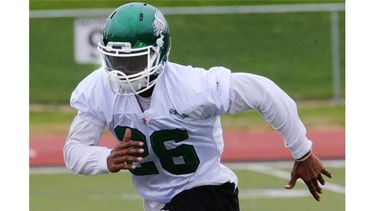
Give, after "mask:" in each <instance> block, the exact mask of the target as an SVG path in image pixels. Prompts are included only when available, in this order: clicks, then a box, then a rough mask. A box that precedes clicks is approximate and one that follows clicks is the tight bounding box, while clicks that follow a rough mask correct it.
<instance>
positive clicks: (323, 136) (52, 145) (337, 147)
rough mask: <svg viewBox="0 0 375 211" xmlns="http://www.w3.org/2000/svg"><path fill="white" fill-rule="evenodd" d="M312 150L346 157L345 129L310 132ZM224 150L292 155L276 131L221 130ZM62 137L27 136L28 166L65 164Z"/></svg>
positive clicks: (236, 154) (240, 156) (262, 157)
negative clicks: (28, 140) (28, 141)
mask: <svg viewBox="0 0 375 211" xmlns="http://www.w3.org/2000/svg"><path fill="white" fill-rule="evenodd" d="M308 137H309V139H311V140H312V141H313V150H314V153H315V154H317V155H318V156H319V157H320V158H321V159H344V158H345V132H344V131H338V132H337V131H336V132H310V133H308ZM224 140H225V143H224V144H225V145H224V153H223V156H222V161H224V162H241V161H244V162H245V161H246V162H248V161H275V160H290V159H291V154H290V152H289V150H288V149H286V148H285V147H284V144H283V141H282V137H281V135H280V134H279V133H277V132H276V131H275V132H224ZM64 143H65V137H56V136H39V137H30V143H29V148H30V151H29V152H30V153H29V165H30V167H37V166H64V160H63V155H62V148H63V146H64ZM115 144H116V141H115V140H114V139H113V138H112V137H111V136H110V135H105V136H103V139H102V141H101V145H103V146H107V147H113V146H114V145H115Z"/></svg>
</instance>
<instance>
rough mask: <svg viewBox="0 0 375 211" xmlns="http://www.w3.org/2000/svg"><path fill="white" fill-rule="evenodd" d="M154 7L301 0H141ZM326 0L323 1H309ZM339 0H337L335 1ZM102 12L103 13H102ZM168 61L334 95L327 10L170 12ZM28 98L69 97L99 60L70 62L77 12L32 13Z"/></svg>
mask: <svg viewBox="0 0 375 211" xmlns="http://www.w3.org/2000/svg"><path fill="white" fill-rule="evenodd" d="M124 2H126V1H30V9H31V10H33V9H38V10H39V9H51V8H53V9H62V8H64V9H67V8H93V7H97V8H115V7H117V6H119V5H120V4H121V3H124ZM146 2H149V3H151V4H154V5H155V6H170V5H171V6H176V5H178V6H181V5H187V6H193V5H233V4H238V5H243V4H255V3H256V4H270V3H277V4H281V3H285V2H287V3H301V2H302V1H146ZM314 2H327V1H308V3H314ZM336 2H337V1H336ZM103 18H104V17H103ZM166 18H167V21H168V23H169V25H170V29H171V36H172V50H171V57H170V60H171V61H172V62H177V63H181V64H186V65H192V66H198V67H204V68H209V67H211V66H225V67H227V68H229V69H231V70H232V71H233V72H239V71H240V72H251V73H255V74H260V75H264V76H266V77H268V78H270V79H272V80H274V81H275V82H276V83H277V84H278V85H279V86H280V87H281V88H283V89H284V90H285V91H286V92H287V93H289V94H290V95H291V97H293V98H294V99H295V100H329V99H332V97H333V93H332V55H331V54H332V52H331V31H330V30H331V28H330V26H331V17H330V13H329V12H307V13H306V12H305V13H302V12H301V13H267V14H228V15H167V16H166ZM339 18H340V25H339V29H340V56H341V60H340V61H341V88H340V89H341V95H342V97H343V98H344V97H345V86H344V84H345V74H344V70H345V57H344V55H345V12H339ZM29 21H30V22H29V23H30V104H40V103H42V104H68V103H69V98H70V94H71V92H72V91H73V89H74V88H75V86H76V85H77V84H78V82H79V81H80V80H82V79H83V77H84V76H86V75H87V74H89V73H90V72H91V71H93V70H94V69H95V68H97V65H81V64H77V63H76V62H75V61H74V32H73V30H74V27H73V23H74V18H38V19H37V18H30V19H29Z"/></svg>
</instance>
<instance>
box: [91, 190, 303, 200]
mask: <svg viewBox="0 0 375 211" xmlns="http://www.w3.org/2000/svg"><path fill="white" fill-rule="evenodd" d="M309 195H310V192H308V191H306V190H280V189H241V190H240V193H239V198H240V199H261V198H296V197H308V196H309ZM89 199H90V200H93V201H96V200H103V199H113V200H130V201H133V200H142V198H141V197H140V195H139V194H137V193H124V194H108V193H105V194H90V195H89Z"/></svg>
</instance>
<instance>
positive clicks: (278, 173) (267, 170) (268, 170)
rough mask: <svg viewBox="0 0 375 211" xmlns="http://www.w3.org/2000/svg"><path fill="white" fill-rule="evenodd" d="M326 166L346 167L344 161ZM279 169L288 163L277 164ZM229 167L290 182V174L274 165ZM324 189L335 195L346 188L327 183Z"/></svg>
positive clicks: (247, 164)
mask: <svg viewBox="0 0 375 211" xmlns="http://www.w3.org/2000/svg"><path fill="white" fill-rule="evenodd" d="M323 163H324V164H325V166H326V167H327V168H328V167H329V166H331V165H334V166H336V167H339V166H341V167H343V166H344V165H345V162H344V161H330V162H324V161H323ZM276 165H278V166H279V167H280V166H284V165H287V162H283V163H279V164H276ZM292 165H293V163H291V162H289V167H292ZM228 167H229V168H231V169H246V170H249V171H255V172H259V173H263V174H267V175H271V176H275V177H278V178H281V179H286V181H289V179H290V172H289V171H284V170H280V169H277V168H276V167H275V166H273V165H272V163H264V164H263V163H232V164H228ZM298 182H301V183H303V181H302V180H298ZM323 187H324V189H326V190H329V191H332V192H335V193H342V194H344V193H345V187H343V186H341V185H336V184H333V183H326V184H325V185H324V186H323Z"/></svg>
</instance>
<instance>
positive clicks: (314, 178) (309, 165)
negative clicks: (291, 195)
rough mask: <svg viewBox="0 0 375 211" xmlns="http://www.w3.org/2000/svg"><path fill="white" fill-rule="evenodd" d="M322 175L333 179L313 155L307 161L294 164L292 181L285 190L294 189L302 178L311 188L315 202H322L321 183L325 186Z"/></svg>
mask: <svg viewBox="0 0 375 211" xmlns="http://www.w3.org/2000/svg"><path fill="white" fill-rule="evenodd" d="M322 174H324V175H325V176H327V177H329V178H332V174H331V173H330V172H328V171H327V170H326V169H325V168H324V167H323V164H322V162H321V161H320V159H319V158H318V157H317V156H316V155H314V154H313V153H312V154H311V155H310V156H309V157H308V158H307V159H306V160H304V161H301V162H297V161H295V162H294V166H293V170H292V173H291V178H290V181H289V183H288V184H287V185H285V188H286V189H292V188H293V187H294V186H295V184H296V182H297V180H298V178H301V179H302V180H303V181H304V182H305V184H306V185H307V187H308V188H309V190H310V192H311V194H312V195H313V196H314V198H315V200H317V201H320V194H322V193H323V190H322V188H321V187H320V186H319V183H320V184H321V185H324V184H325V180H324V179H323V176H322Z"/></svg>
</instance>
